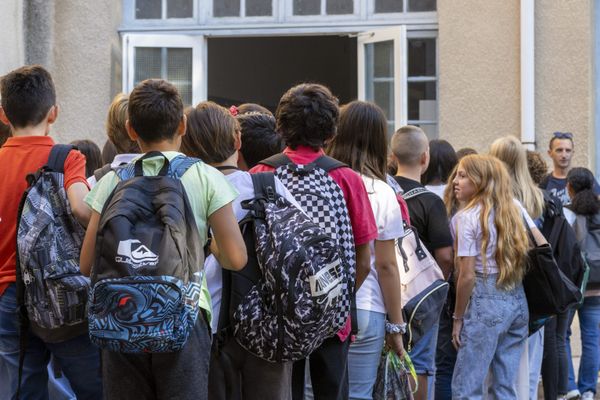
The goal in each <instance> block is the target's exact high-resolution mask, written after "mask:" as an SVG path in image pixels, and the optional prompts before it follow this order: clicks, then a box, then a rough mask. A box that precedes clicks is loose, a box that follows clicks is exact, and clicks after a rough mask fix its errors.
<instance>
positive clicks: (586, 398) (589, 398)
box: [581, 390, 594, 400]
mask: <svg viewBox="0 0 600 400" xmlns="http://www.w3.org/2000/svg"><path fill="white" fill-rule="evenodd" d="M581 400H594V392H592V391H591V390H588V391H587V392H583V394H582V395H581Z"/></svg>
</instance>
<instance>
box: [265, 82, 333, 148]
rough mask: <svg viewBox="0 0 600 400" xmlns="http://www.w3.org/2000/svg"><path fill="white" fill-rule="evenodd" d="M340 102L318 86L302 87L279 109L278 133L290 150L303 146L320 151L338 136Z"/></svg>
mask: <svg viewBox="0 0 600 400" xmlns="http://www.w3.org/2000/svg"><path fill="white" fill-rule="evenodd" d="M338 106H339V101H338V99H337V98H336V97H335V96H334V95H333V94H331V91H330V90H329V89H328V88H326V87H325V86H323V85H319V84H316V83H302V84H300V85H297V86H294V87H293V88H291V89H290V90H288V91H287V92H286V93H285V94H284V95H283V97H281V100H280V101H279V105H278V106H277V111H276V112H275V117H276V119H277V131H278V132H279V133H280V134H281V137H282V138H283V141H284V142H285V144H286V145H287V146H289V147H291V148H296V147H297V146H300V145H304V146H309V147H311V148H313V149H314V150H318V149H320V148H322V147H324V145H325V142H327V141H328V140H330V139H331V138H333V137H334V136H335V133H336V126H337V122H338V119H339V115H340V111H339V107H338Z"/></svg>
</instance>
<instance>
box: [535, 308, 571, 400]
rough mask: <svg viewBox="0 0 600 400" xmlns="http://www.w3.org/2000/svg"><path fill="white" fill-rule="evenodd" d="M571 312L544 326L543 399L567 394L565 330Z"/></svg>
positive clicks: (548, 399) (551, 319)
mask: <svg viewBox="0 0 600 400" xmlns="http://www.w3.org/2000/svg"><path fill="white" fill-rule="evenodd" d="M571 314H572V311H570V310H569V311H565V312H564V313H562V314H558V315H556V316H554V317H552V318H550V320H548V322H546V325H545V326H544V359H543V360H542V383H543V386H544V398H545V399H546V400H555V399H556V398H557V397H558V396H559V395H565V394H567V391H568V390H567V385H568V383H569V363H568V356H567V328H568V327H569V321H570V319H571Z"/></svg>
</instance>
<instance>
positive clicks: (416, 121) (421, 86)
mask: <svg viewBox="0 0 600 400" xmlns="http://www.w3.org/2000/svg"><path fill="white" fill-rule="evenodd" d="M436 45H437V42H436V38H435V37H431V38H418V37H415V38H410V37H409V38H408V41H407V48H408V49H407V57H408V59H407V62H408V77H407V79H406V80H407V91H408V104H407V105H408V123H409V124H411V125H418V126H420V127H421V128H422V129H423V130H424V131H425V133H427V136H429V138H436V137H437V136H438V129H437V119H438V117H437V62H436V59H437V51H436Z"/></svg>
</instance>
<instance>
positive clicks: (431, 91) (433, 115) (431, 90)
mask: <svg viewBox="0 0 600 400" xmlns="http://www.w3.org/2000/svg"><path fill="white" fill-rule="evenodd" d="M436 86H437V82H408V119H410V120H420V121H437V101H436V97H437V96H436V95H437V93H436Z"/></svg>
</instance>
